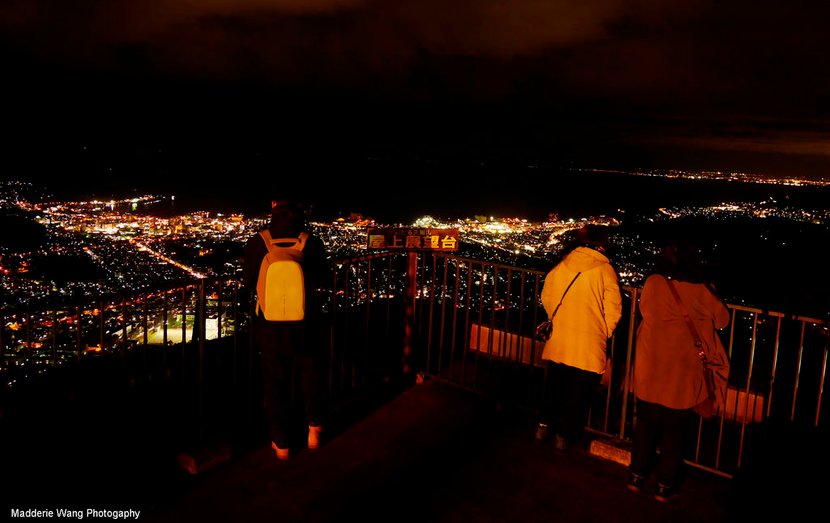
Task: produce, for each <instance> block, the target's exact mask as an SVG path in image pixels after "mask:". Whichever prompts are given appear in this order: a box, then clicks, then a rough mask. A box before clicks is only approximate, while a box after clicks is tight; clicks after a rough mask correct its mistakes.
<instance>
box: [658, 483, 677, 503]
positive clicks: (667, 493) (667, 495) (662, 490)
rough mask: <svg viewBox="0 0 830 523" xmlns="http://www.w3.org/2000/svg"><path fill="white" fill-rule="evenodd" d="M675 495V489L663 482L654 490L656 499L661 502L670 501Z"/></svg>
mask: <svg viewBox="0 0 830 523" xmlns="http://www.w3.org/2000/svg"><path fill="white" fill-rule="evenodd" d="M672 496H674V489H673V488H671V487H669V486H668V485H663V484H662V483H658V484H657V489H656V490H655V491H654V499H656V500H657V501H659V502H661V503H668V502H669V500H670V499H671V498H672Z"/></svg>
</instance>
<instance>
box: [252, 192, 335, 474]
mask: <svg viewBox="0 0 830 523" xmlns="http://www.w3.org/2000/svg"><path fill="white" fill-rule="evenodd" d="M267 231H268V232H269V233H270V238H271V239H274V240H277V239H298V238H302V239H304V245H303V247H302V257H301V261H300V265H301V267H302V273H303V278H304V289H305V296H304V314H303V319H301V320H294V321H270V320H268V319H266V318H265V317H264V316H263V312H262V310H261V308H260V307H259V304H258V306H257V307H256V309H255V312H254V318H253V332H254V346H255V348H256V350H257V351H258V353H259V357H260V364H261V367H262V390H263V407H264V410H265V417H266V421H267V425H268V431H269V433H270V436H271V447H272V448H273V449H274V452H275V453H276V456H277V458H278V459H281V460H285V459H288V458H289V456H290V451H291V449H292V448H294V449H296V448H297V447H298V439H299V437H300V430H299V429H300V428H299V427H294V426H293V424H292V422H293V420H295V419H297V417H296V416H295V410H294V408H293V407H294V405H292V401H291V399H292V397H293V395H292V384H293V382H294V380H293V376H294V375H295V374H296V375H297V376H298V377H299V380H300V392H301V395H302V399H303V405H304V416H305V419H306V421H307V433H306V434H304V436H307V438H306V446H307V448H308V449H316V448H318V447H319V446H320V444H321V433H322V430H323V423H324V419H325V416H326V405H325V403H326V395H325V386H324V382H323V376H322V372H321V369H322V358H323V356H324V355H325V351H324V347H325V345H324V344H325V341H326V340H327V339H328V338H327V337H326V334H327V332H328V330H327V329H326V323H325V317H324V314H323V301H322V296H321V293H322V289H325V288H326V287H328V286H330V285H331V281H332V276H331V264H330V261H329V255H328V253H327V251H326V247H325V244H324V243H323V241H322V240H321V239H320V238H319V237H318V236H316V235H314V234H311V233H310V232H309V231H308V227H307V223H306V219H305V209H304V208H303V206H302V205H300V204H298V203H296V202H293V201H286V200H273V201H272V202H271V221H270V223H269V225H268V227H267ZM301 233H305V234H302V235H301ZM266 241H267V240H264V239H263V236H262V235H261V234H260V233H259V232H258V233H257V234H255V235H253V236H252V237H251V238H249V239H248V241H247V242H246V244H245V246H244V263H243V282H244V285H245V288H246V289H247V290H248V291H249V293H250V296H251V297H252V298H253V296H256V294H257V282H258V278H259V273H260V270H261V268H262V261H263V258H264V257H265V255H266V254H267V253H268V247H267V246H266ZM303 430H306V429H305V427H303Z"/></svg>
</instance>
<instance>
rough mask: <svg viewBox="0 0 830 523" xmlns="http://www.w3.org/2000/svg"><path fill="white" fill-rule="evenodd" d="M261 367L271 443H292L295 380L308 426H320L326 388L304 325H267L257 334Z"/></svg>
mask: <svg viewBox="0 0 830 523" xmlns="http://www.w3.org/2000/svg"><path fill="white" fill-rule="evenodd" d="M256 336H257V346H258V348H259V353H260V361H261V366H262V391H263V408H264V410H265V419H266V423H267V425H268V431H269V433H270V435H271V440H272V441H273V442H274V443H276V444H277V446H278V447H280V448H290V446H291V444H292V439H294V438H292V433H293V430H292V423H293V422H294V420H296V419H297V418H298V416H297V406H298V405H297V404H296V401H295V394H294V392H295V391H297V388H296V387H295V379H297V380H299V381H298V384H299V393H300V396H301V399H302V402H303V403H302V405H303V407H304V411H303V414H304V418H305V420H306V422H307V423H308V424H309V425H321V424H322V423H323V421H324V420H323V417H324V402H325V389H324V385H323V379H322V375H321V372H320V364H319V361H318V357H317V351H314V350H311V349H312V347H309V346H308V345H307V344H306V341H307V336H306V332H305V328H304V327H303V326H302V325H280V326H276V327H275V326H273V325H265V326H263V328H261V329H258V330H257V331H256Z"/></svg>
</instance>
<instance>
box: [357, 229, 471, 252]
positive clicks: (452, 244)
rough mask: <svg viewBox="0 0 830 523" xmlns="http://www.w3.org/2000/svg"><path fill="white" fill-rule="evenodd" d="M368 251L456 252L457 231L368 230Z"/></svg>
mask: <svg viewBox="0 0 830 523" xmlns="http://www.w3.org/2000/svg"><path fill="white" fill-rule="evenodd" d="M367 239H368V245H367V247H368V248H369V249H389V250H407V251H441V252H446V251H457V250H458V229H430V228H426V227H396V228H375V227H372V228H369V230H368V234H367Z"/></svg>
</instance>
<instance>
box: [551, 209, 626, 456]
mask: <svg viewBox="0 0 830 523" xmlns="http://www.w3.org/2000/svg"><path fill="white" fill-rule="evenodd" d="M576 242H577V247H576V248H574V249H573V250H571V251H570V252H569V253H568V254H567V255H566V256H565V257H564V258H563V259H562V261H561V262H559V263H558V264H557V265H556V266H555V267H554V268H553V269H552V270H551V271H550V272H549V273H548V274H547V275H546V276H545V282H544V285H543V287H542V293H541V301H542V306H543V307H544V308H545V311H546V312H547V314H548V316H550V315H551V313H553V311H554V310H556V309H557V305H559V304H560V301H561V305H559V309H558V310H556V314H555V316H554V318H553V332H552V334H551V337H550V338H549V339H548V341H547V342H546V343H545V347H544V350H543V352H542V359H543V360H545V362H546V365H547V369H546V374H545V391H544V398H543V402H542V412H541V419H540V421H539V426H538V427H537V431H536V439H538V440H544V439H547V437H548V434H549V431H550V429H553V432H554V443H555V446H556V448H557V449H559V450H565V449H567V448H568V447H569V446H570V445H572V444H574V443H576V442H578V440H579V439H581V437H582V434H583V432H584V428H585V425H586V422H587V416H588V407H589V405H590V400H591V396H592V394H593V393H594V391H595V390H596V389H597V386H598V385H599V382H600V379H601V377H602V374H603V372H604V371H605V364H606V349H607V345H608V340H609V338H610V337H611V336H612V335H613V333H614V329H616V327H617V323H618V322H619V320H620V318H621V316H622V295H621V293H620V286H619V280H618V278H617V273H616V271H615V270H614V268H613V267H612V266H611V262H610V261H609V260H608V258H607V257H606V256H605V254H604V252H605V247H606V245H607V243H608V228H607V227H605V226H600V225H586V226H585V227H583V228H582V229H580V230H579V231H578V232H577V235H576ZM566 289H567V293H566Z"/></svg>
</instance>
